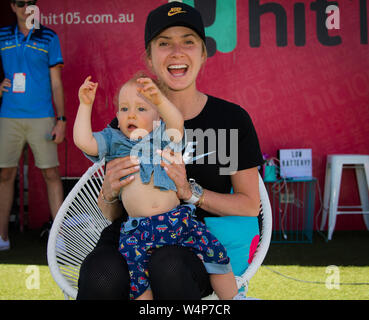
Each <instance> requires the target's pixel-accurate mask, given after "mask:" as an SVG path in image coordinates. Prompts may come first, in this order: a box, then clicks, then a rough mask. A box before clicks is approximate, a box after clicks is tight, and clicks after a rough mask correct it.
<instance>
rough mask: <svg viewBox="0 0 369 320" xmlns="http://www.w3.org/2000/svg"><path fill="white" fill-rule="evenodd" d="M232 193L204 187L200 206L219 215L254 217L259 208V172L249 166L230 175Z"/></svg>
mask: <svg viewBox="0 0 369 320" xmlns="http://www.w3.org/2000/svg"><path fill="white" fill-rule="evenodd" d="M231 180H232V186H233V190H234V193H233V194H224V193H217V192H213V191H210V190H206V189H204V200H203V202H202V204H201V208H202V209H204V210H206V211H208V212H210V213H214V214H216V215H219V216H251V217H256V216H258V214H259V209H260V195H259V173H258V169H257V168H256V167H255V168H250V169H245V170H241V171H237V172H236V173H235V174H234V175H232V176H231Z"/></svg>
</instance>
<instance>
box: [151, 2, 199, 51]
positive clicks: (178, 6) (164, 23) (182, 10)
mask: <svg viewBox="0 0 369 320" xmlns="http://www.w3.org/2000/svg"><path fill="white" fill-rule="evenodd" d="M173 26H182V27H188V28H190V29H192V30H194V31H196V33H197V34H198V35H199V36H200V38H201V39H202V40H203V41H204V42H205V29H204V23H203V21H202V17H201V14H200V12H199V11H197V10H196V9H195V8H193V7H191V6H189V5H187V4H185V3H182V2H178V1H174V2H169V3H166V4H164V5H162V6H160V7H158V8H156V9H154V10H153V11H151V12H150V13H149V15H148V16H147V19H146V26H145V48H147V46H148V45H149V43H150V41H151V40H152V39H154V38H155V37H156V36H157V35H158V34H159V33H160V32H162V31H163V30H164V29H167V28H169V27H173Z"/></svg>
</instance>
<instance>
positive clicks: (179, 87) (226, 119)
mask: <svg viewBox="0 0 369 320" xmlns="http://www.w3.org/2000/svg"><path fill="white" fill-rule="evenodd" d="M145 47H146V55H147V63H148V66H149V68H150V69H151V71H152V72H153V73H154V74H155V75H156V76H157V77H158V80H159V81H160V82H161V84H162V85H163V87H164V88H165V90H166V94H167V97H168V98H169V100H171V101H172V102H173V103H174V104H175V105H176V107H177V108H178V109H179V110H180V111H181V112H182V114H183V116H184V119H185V128H186V130H187V135H188V137H189V138H188V141H190V142H192V140H191V137H193V138H194V140H196V142H197V145H196V153H194V154H193V155H194V156H196V157H197V158H198V159H200V160H199V161H193V163H190V164H187V165H186V166H185V165H184V164H183V161H182V157H181V155H178V154H176V155H173V154H167V153H163V154H162V156H163V158H165V159H167V160H168V161H169V163H164V162H162V166H163V167H164V168H165V170H167V172H168V175H169V177H170V178H171V179H173V181H174V182H175V184H176V187H177V190H178V192H177V195H178V197H179V199H181V200H182V201H184V202H188V203H193V204H196V205H197V210H196V215H197V217H198V218H199V219H200V220H202V219H203V218H204V217H205V216H226V215H238V216H257V215H258V212H259V201H260V199H259V191H258V190H259V189H258V171H257V166H259V165H260V164H262V162H263V160H262V156H261V152H260V148H259V143H258V139H257V136H256V133H255V129H254V127H253V124H252V122H251V119H250V117H249V116H248V114H247V113H246V111H245V110H244V109H242V108H241V107H240V106H237V105H235V104H232V103H229V102H227V101H224V100H221V99H217V98H215V97H211V96H208V95H205V94H204V93H202V92H200V91H198V90H197V87H196V79H197V76H198V73H199V71H200V69H201V67H202V66H203V64H204V63H205V61H206V58H207V55H206V48H205V32H204V26H203V22H202V19H201V15H200V13H199V12H198V11H197V10H195V9H194V8H192V7H190V6H188V5H185V4H183V3H180V2H171V3H168V4H165V5H162V6H160V7H158V8H157V9H155V10H153V11H152V12H151V13H150V14H149V16H148V18H147V21H146V28H145ZM111 125H112V126H113V127H114V126H116V125H117V124H116V121H114V120H113V122H112V123H111ZM219 129H221V130H219ZM235 129H236V130H235ZM205 135H210V137H209V138H208V139H204V136H205ZM214 137H215V139H217V143H215V144H214V143H208V144H207V145H205V143H203V144H201V143H202V142H204V141H208V142H209V141H210V140H214ZM219 141H223V142H225V143H220V142H219ZM214 146H215V150H210V149H211V148H213V147H214ZM217 146H219V147H218V148H216V147H217ZM223 146H224V148H223ZM238 146H239V147H238ZM223 149H224V150H223ZM214 151H215V152H214ZM234 151H237V152H234ZM199 153H200V154H199ZM206 154H208V156H206ZM224 154H230V157H229V159H228V160H229V161H228V162H227V163H225V161H223V160H224V159H225V157H224ZM136 165H137V163H134V162H131V160H130V158H129V157H125V158H121V159H116V160H114V161H111V162H110V163H109V165H108V166H107V168H106V176H105V181H104V184H103V188H102V193H101V194H100V197H99V206H100V208H101V210H102V212H103V213H104V215H105V216H106V217H107V218H108V219H109V220H111V221H113V223H112V225H111V226H109V227H107V228H106V229H105V230H104V231H103V232H102V235H101V238H100V240H99V242H98V244H97V246H96V248H95V249H94V250H93V251H92V252H91V253H90V255H89V256H88V257H87V258H86V260H85V261H84V263H83V264H82V266H81V271H80V279H79V292H78V299H89V298H91V299H104V298H106V299H128V295H129V282H130V281H129V274H128V268H127V265H126V262H125V260H124V259H123V258H122V257H121V256H120V254H119V252H118V250H117V247H118V238H119V227H120V224H121V222H122V219H124V215H123V213H122V212H123V211H122V207H121V206H120V205H119V201H116V199H117V195H118V193H119V190H120V188H121V187H123V186H125V185H126V184H127V183H129V181H127V179H125V180H122V181H120V178H122V177H124V176H126V175H127V174H130V173H134V172H136V171H137V170H138V169H135V166H136ZM190 178H191V180H190V181H191V183H190V182H189V179H190ZM232 187H233V190H234V193H232V194H230V190H231V188H232ZM149 277H150V285H151V289H152V291H153V295H154V299H200V298H201V297H203V296H206V295H208V294H210V293H211V292H212V288H211V286H210V282H209V276H208V274H207V273H206V270H205V268H204V266H203V264H202V262H201V260H200V259H199V258H198V257H197V256H196V255H195V254H194V253H193V252H192V251H190V250H189V249H187V248H183V247H177V246H166V247H162V248H160V249H157V250H156V251H154V252H153V253H152V256H151V260H150V265H149Z"/></svg>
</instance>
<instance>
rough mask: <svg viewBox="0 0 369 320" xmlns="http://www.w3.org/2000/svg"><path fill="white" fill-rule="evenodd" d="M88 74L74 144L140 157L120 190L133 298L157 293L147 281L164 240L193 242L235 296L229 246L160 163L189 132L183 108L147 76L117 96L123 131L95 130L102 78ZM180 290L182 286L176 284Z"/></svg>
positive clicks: (92, 152)
mask: <svg viewBox="0 0 369 320" xmlns="http://www.w3.org/2000/svg"><path fill="white" fill-rule="evenodd" d="M90 80H91V77H87V78H86V80H85V82H84V83H83V84H82V86H81V87H80V89H79V100H80V105H79V109H78V113H77V116H76V120H75V123H74V128H73V138H74V142H75V144H76V146H77V147H78V148H79V149H81V150H82V151H83V152H84V153H85V155H86V156H87V157H88V158H89V159H91V160H92V161H100V160H101V159H103V158H105V160H106V161H107V162H108V161H110V160H112V159H114V158H117V157H124V156H127V155H131V156H132V155H135V156H138V157H139V159H140V174H139V175H138V174H137V173H136V174H133V175H130V176H128V177H125V179H131V180H132V182H131V183H129V184H128V185H126V186H125V187H124V188H122V189H123V190H121V195H120V197H121V200H122V202H123V205H124V207H125V209H126V211H127V213H128V215H129V218H128V221H127V222H123V223H122V226H121V232H120V240H119V251H120V253H121V254H122V255H123V256H124V258H125V259H126V261H127V265H128V269H129V272H130V277H131V290H130V298H131V299H146V300H149V299H152V292H151V290H150V286H149V280H148V271H147V270H148V268H147V265H148V261H149V257H150V254H151V250H153V249H156V248H160V247H161V246H163V245H181V246H185V247H190V248H191V249H192V250H193V251H194V252H195V253H196V254H197V255H198V257H199V258H200V259H201V260H202V261H203V263H204V265H205V268H206V269H207V271H208V273H209V274H210V281H211V284H212V286H213V289H214V290H215V292H216V294H217V295H218V297H219V298H220V299H232V298H233V297H235V296H236V295H237V292H238V290H237V284H236V281H235V277H234V274H233V272H232V268H231V265H230V262H229V258H228V257H227V255H226V250H225V248H224V247H223V246H222V245H221V244H220V242H219V241H218V240H217V239H216V238H215V237H214V236H213V235H212V234H211V233H210V232H209V231H208V230H207V228H206V226H205V224H203V223H202V222H199V221H197V220H196V219H195V218H194V217H195V216H194V211H195V206H193V205H191V204H185V205H180V201H179V199H178V197H177V193H176V192H177V189H176V186H175V184H174V182H173V181H172V180H171V179H170V178H169V177H168V175H167V173H166V172H165V170H164V169H163V168H162V167H161V166H160V161H161V160H162V159H161V157H160V155H159V153H157V152H156V151H157V150H159V149H161V150H164V149H166V148H170V149H172V150H173V151H174V152H181V150H182V149H183V147H184V146H185V145H184V144H185V142H184V141H185V130H184V127H183V123H184V120H183V116H182V114H181V112H180V111H179V110H178V109H177V108H176V107H175V106H174V105H173V104H172V103H171V102H170V101H169V100H168V99H167V98H166V97H165V95H164V94H163V93H162V92H161V91H160V90H159V88H158V86H157V85H156V84H155V82H154V81H153V80H152V79H150V78H148V77H147V76H141V77H135V78H133V79H131V80H129V81H128V82H127V83H125V84H124V85H123V86H122V87H121V89H120V91H119V98H118V100H119V101H118V104H119V105H118V111H117V119H118V124H119V125H118V127H119V130H118V129H113V128H111V127H109V126H108V127H107V128H105V129H104V130H103V131H101V132H94V133H93V132H92V129H91V111H92V105H93V102H94V100H95V95H96V90H97V87H98V84H97V83H94V82H91V81H90ZM178 289H179V290H180V288H178Z"/></svg>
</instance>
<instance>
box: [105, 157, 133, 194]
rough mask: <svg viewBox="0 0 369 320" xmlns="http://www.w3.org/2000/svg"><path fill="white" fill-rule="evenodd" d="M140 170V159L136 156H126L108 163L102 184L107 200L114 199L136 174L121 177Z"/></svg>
mask: <svg viewBox="0 0 369 320" xmlns="http://www.w3.org/2000/svg"><path fill="white" fill-rule="evenodd" d="M139 170H140V166H139V160H138V159H137V158H136V157H130V156H126V157H123V158H117V159H114V160H112V161H110V162H109V163H108V164H107V165H106V172H105V178H104V183H103V185H102V193H103V195H104V198H105V200H106V201H112V200H114V199H115V198H117V197H118V195H119V191H120V189H121V188H122V187H124V186H126V185H127V184H129V183H131V182H132V181H133V179H134V178H135V176H134V175H131V176H129V177H128V178H127V179H123V180H120V179H121V178H123V177H125V176H127V175H129V174H131V173H135V172H137V171H139Z"/></svg>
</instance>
